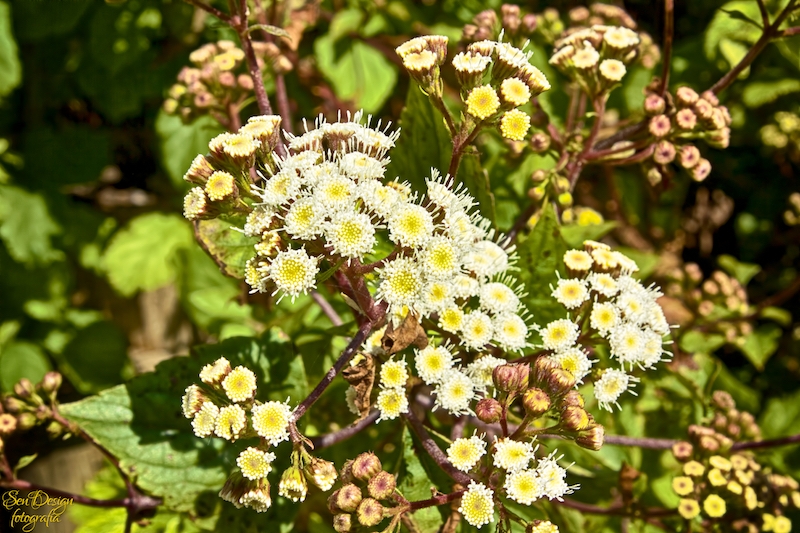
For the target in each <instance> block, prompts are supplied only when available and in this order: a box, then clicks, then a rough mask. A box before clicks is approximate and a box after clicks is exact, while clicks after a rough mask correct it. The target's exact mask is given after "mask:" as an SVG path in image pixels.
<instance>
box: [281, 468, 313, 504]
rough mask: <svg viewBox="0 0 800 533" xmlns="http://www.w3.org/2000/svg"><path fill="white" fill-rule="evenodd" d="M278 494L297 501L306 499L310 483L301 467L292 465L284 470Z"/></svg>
mask: <svg viewBox="0 0 800 533" xmlns="http://www.w3.org/2000/svg"><path fill="white" fill-rule="evenodd" d="M278 494H279V495H281V496H283V497H284V498H288V499H290V500H292V501H293V502H295V503H296V502H302V501H305V499H306V494H308V483H307V482H306V478H305V476H304V475H303V472H301V471H300V469H299V468H297V467H296V466H291V467H289V468H287V469H286V470H284V472H283V475H281V481H280V483H278Z"/></svg>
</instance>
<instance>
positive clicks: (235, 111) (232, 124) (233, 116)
mask: <svg viewBox="0 0 800 533" xmlns="http://www.w3.org/2000/svg"><path fill="white" fill-rule="evenodd" d="M241 127H242V119H241V117H239V104H236V103H234V102H231V103H229V104H228V129H229V130H230V131H237V130H238V129H239V128H241Z"/></svg>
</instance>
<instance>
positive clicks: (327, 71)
mask: <svg viewBox="0 0 800 533" xmlns="http://www.w3.org/2000/svg"><path fill="white" fill-rule="evenodd" d="M339 47H342V48H343V52H342V53H341V55H338V56H337V55H336V49H337V48H339ZM314 53H315V55H316V57H317V66H318V67H319V69H320V71H322V74H323V75H324V76H325V77H326V78H328V80H329V81H330V82H331V84H333V88H334V89H335V91H336V95H337V96H338V97H339V98H341V99H343V100H350V101H353V102H354V103H355V104H356V107H359V108H362V109H364V111H365V112H367V113H375V112H377V111H378V110H379V109H380V108H381V106H383V104H384V102H386V99H387V98H389V95H390V94H392V89H393V88H394V85H395V83H396V82H397V69H396V67H395V66H394V65H392V64H391V63H390V62H389V60H388V59H386V58H385V57H384V56H383V54H381V53H380V52H378V51H377V50H375V49H374V48H372V47H371V46H369V45H367V44H365V43H363V42H361V41H359V40H357V39H341V40H339V41H336V40H335V39H334V38H333V36H331V35H325V36H323V37H320V38H319V39H317V40H316V41H315V42H314Z"/></svg>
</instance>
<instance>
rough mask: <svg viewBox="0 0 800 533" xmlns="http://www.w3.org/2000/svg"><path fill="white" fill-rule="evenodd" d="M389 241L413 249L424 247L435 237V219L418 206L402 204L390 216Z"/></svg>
mask: <svg viewBox="0 0 800 533" xmlns="http://www.w3.org/2000/svg"><path fill="white" fill-rule="evenodd" d="M388 222H389V239H391V240H392V242H394V243H397V244H400V245H401V246H408V247H411V248H414V247H419V246H422V245H424V244H425V243H427V242H428V240H430V238H431V236H432V235H433V217H431V214H430V213H428V211H427V210H426V209H425V208H424V207H422V206H419V205H416V204H408V203H406V204H400V205H398V206H397V207H396V208H395V210H394V213H393V214H391V215H390V216H389V221H388Z"/></svg>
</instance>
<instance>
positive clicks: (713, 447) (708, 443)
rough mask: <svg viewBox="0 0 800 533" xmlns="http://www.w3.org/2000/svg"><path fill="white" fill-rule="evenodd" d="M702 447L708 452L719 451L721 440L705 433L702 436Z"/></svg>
mask: <svg viewBox="0 0 800 533" xmlns="http://www.w3.org/2000/svg"><path fill="white" fill-rule="evenodd" d="M700 448H702V449H703V451H705V452H708V453H715V452H717V451H719V442H718V441H717V439H715V438H714V437H710V436H708V435H704V436H702V437H700Z"/></svg>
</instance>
